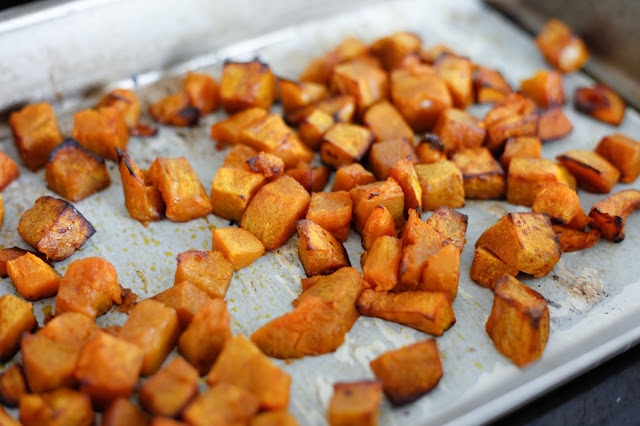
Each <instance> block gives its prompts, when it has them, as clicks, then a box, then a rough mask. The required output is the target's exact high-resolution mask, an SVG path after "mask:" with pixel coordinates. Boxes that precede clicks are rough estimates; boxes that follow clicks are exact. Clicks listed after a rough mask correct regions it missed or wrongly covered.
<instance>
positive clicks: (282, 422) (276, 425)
mask: <svg viewBox="0 0 640 426" xmlns="http://www.w3.org/2000/svg"><path fill="white" fill-rule="evenodd" d="M251 426H298V421H297V420H296V418H295V417H293V415H291V414H290V413H288V412H287V411H285V410H277V411H266V412H263V413H260V414H258V415H256V416H255V417H254V418H252V419H251Z"/></svg>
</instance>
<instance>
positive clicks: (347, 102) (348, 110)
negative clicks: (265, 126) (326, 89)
mask: <svg viewBox="0 0 640 426" xmlns="http://www.w3.org/2000/svg"><path fill="white" fill-rule="evenodd" d="M316 110H319V111H321V112H324V113H326V114H329V115H330V116H331V118H332V119H333V121H334V122H336V123H350V122H351V121H352V120H353V115H354V114H355V111H356V99H355V97H354V96H352V95H337V96H333V97H331V98H328V99H323V100H321V101H317V102H314V103H313V104H311V105H309V106H307V107H304V108H300V109H298V110H295V111H292V112H290V113H288V114H287V115H286V116H285V121H286V122H287V123H289V124H291V125H294V126H297V125H300V124H302V123H303V122H304V120H305V119H306V118H307V117H308V116H309V115H311V114H312V113H313V112H314V111H316Z"/></svg>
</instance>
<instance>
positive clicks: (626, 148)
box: [595, 133, 640, 183]
mask: <svg viewBox="0 0 640 426" xmlns="http://www.w3.org/2000/svg"><path fill="white" fill-rule="evenodd" d="M595 151H596V153H597V154H599V155H600V156H602V157H603V158H604V159H605V160H607V161H609V162H610V163H611V164H613V165H614V166H615V167H616V168H617V169H618V170H620V182H624V183H631V182H634V181H635V180H636V179H637V178H638V175H640V142H638V141H636V140H633V139H631V138H630V137H628V136H625V135H623V134H620V133H615V134H613V135H607V136H605V137H604V138H602V139H601V140H600V143H599V144H598V146H597V147H596V149H595Z"/></svg>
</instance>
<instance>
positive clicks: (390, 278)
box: [362, 235, 402, 291]
mask: <svg viewBox="0 0 640 426" xmlns="http://www.w3.org/2000/svg"><path fill="white" fill-rule="evenodd" d="M401 258H402V241H400V240H399V239H398V238H395V237H392V236H389V235H381V236H380V237H378V238H376V239H375V241H374V242H373V243H372V244H371V247H370V248H369V250H368V252H367V257H366V260H365V261H364V264H363V266H362V273H363V276H364V280H365V281H366V282H367V283H369V284H370V285H371V287H372V288H373V289H374V290H375V291H389V290H391V289H393V288H394V287H395V286H396V285H397V284H398V268H399V266H400V260H401Z"/></svg>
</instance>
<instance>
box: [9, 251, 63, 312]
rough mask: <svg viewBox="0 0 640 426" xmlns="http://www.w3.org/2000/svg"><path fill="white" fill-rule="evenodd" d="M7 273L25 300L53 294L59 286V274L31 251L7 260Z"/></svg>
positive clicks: (38, 298) (42, 297)
mask: <svg viewBox="0 0 640 426" xmlns="http://www.w3.org/2000/svg"><path fill="white" fill-rule="evenodd" d="M7 274H8V275H9V278H11V281H12V282H13V285H15V286H16V289H17V290H18V293H20V295H21V296H22V297H24V298H25V299H27V300H40V299H44V298H45V297H49V296H53V295H54V294H56V293H57V292H58V288H59V287H60V278H61V277H60V274H58V273H57V272H56V270H55V269H53V268H52V267H51V266H49V265H48V264H47V263H46V262H45V261H44V260H42V259H40V258H39V257H38V256H34V255H33V254H31V253H28V252H27V253H25V254H24V255H22V256H20V257H18V258H16V259H13V260H10V261H8V262H7Z"/></svg>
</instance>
